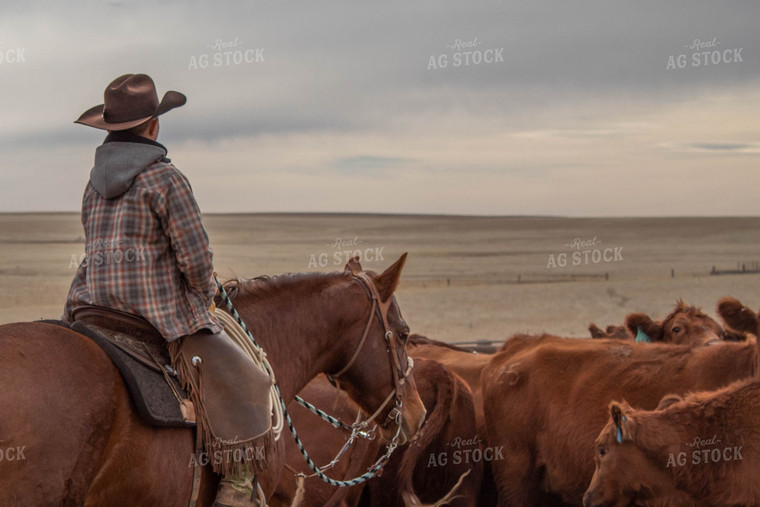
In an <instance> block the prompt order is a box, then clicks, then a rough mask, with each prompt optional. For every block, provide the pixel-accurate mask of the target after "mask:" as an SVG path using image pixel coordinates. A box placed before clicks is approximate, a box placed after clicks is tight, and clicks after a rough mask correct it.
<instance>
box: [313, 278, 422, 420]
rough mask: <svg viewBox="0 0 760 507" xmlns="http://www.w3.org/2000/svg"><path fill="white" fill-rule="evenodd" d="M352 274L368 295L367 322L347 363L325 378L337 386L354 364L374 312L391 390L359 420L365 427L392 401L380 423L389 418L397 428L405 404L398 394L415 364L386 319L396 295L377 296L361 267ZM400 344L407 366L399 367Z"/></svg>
mask: <svg viewBox="0 0 760 507" xmlns="http://www.w3.org/2000/svg"><path fill="white" fill-rule="evenodd" d="M351 277H352V278H353V279H354V280H356V281H357V282H358V283H359V285H360V286H361V287H362V289H364V292H365V293H366V294H367V297H368V298H369V300H370V302H371V303H372V308H371V309H370V312H369V318H368V319H367V324H366V326H365V327H364V334H362V338H361V340H359V344H358V345H357V347H356V350H355V351H354V354H353V355H352V356H351V359H349V360H348V363H346V365H345V366H344V367H343V368H341V369H340V371H338V372H337V373H334V374H328V375H327V379H328V380H329V381H330V383H332V384H333V385H334V386H336V387H338V385H337V384H338V380H337V379H338V377H340V376H341V375H343V374H344V373H346V372H347V371H348V370H349V369H350V368H351V367H352V366H353V364H354V362H355V361H356V359H357V358H358V357H359V354H360V353H361V350H362V348H363V346H364V342H365V341H367V336H369V330H370V328H371V327H372V322H373V320H374V318H375V316H377V318H378V320H379V321H380V323H381V324H382V326H383V335H384V337H385V343H386V347H385V350H386V352H387V353H388V356H389V359H390V363H391V371H392V373H393V390H392V391H391V392H390V394H389V395H388V396H387V397H386V398H385V401H383V403H382V404H381V405H380V407H379V408H378V409H377V410H376V411H375V413H374V414H372V415H371V416H370V417H369V418H367V419H366V420H364V421H362V422H361V423H359V424H360V425H361V426H362V427H363V428H366V427H367V426H368V425H369V424H370V423H371V422H372V421H374V420H375V419H376V418H377V417H378V416H379V415H380V413H381V412H382V411H383V410H384V409H385V408H386V406H387V405H388V404H389V403H390V402H391V401H393V402H394V406H393V408H392V409H391V410H390V412H388V416H387V417H386V419H385V422H384V424H381V426H384V427H385V426H386V425H388V424H390V423H391V422H395V423H396V424H397V425H399V428H400V426H401V417H402V414H403V407H404V400H403V395H402V394H401V388H402V387H403V386H404V384H405V383H406V379H407V377H408V376H409V375H410V374H411V372H412V368H414V361H413V360H412V358H411V357H409V356H408V355H407V354H406V344H405V343H397V340H398V342H401V339H400V338H398V339H397V338H396V337H395V335H394V333H393V331H392V330H391V326H390V323H389V322H388V311H389V310H390V307H391V305H393V303H395V302H396V298H395V296H391V297H389V298H388V299H387V300H386V301H383V300H382V298H381V297H380V293H379V292H378V290H377V287H376V286H375V283H374V281H373V280H372V278H370V276H369V275H368V274H367V273H366V272H364V271H355V270H353V269H352V270H351ZM399 346H400V347H401V348H402V350H403V352H404V356H405V357H406V360H407V368H406V369H405V370H404V369H403V368H402V367H401V362H400V361H399V356H398V348H399Z"/></svg>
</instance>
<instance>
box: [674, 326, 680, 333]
mask: <svg viewBox="0 0 760 507" xmlns="http://www.w3.org/2000/svg"><path fill="white" fill-rule="evenodd" d="M673 332H674V333H680V332H681V328H680V327H678V326H676V327H674V328H673Z"/></svg>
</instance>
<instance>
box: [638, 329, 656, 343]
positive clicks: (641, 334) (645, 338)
mask: <svg viewBox="0 0 760 507" xmlns="http://www.w3.org/2000/svg"><path fill="white" fill-rule="evenodd" d="M636 329H638V332H637V333H636V343H640V342H647V343H651V342H652V340H650V339H649V336H648V335H647V334H646V333H645V332H644V331H642V330H641V326H638V327H637V328H636Z"/></svg>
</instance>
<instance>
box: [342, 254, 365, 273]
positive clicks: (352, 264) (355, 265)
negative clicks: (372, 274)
mask: <svg viewBox="0 0 760 507" xmlns="http://www.w3.org/2000/svg"><path fill="white" fill-rule="evenodd" d="M346 271H347V272H351V274H354V275H355V274H357V273H361V271H362V265H361V264H360V263H359V256H358V255H356V256H354V257H351V260H350V261H348V262H347V263H346Z"/></svg>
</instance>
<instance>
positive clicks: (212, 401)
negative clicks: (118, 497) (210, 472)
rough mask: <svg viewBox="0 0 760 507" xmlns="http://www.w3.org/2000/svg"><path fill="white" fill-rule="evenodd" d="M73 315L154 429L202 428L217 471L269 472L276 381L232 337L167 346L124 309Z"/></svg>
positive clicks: (86, 309) (199, 337) (80, 310)
mask: <svg viewBox="0 0 760 507" xmlns="http://www.w3.org/2000/svg"><path fill="white" fill-rule="evenodd" d="M72 317H73V320H74V322H73V323H72V324H71V326H70V328H71V329H72V330H73V331H76V332H78V333H80V334H83V335H85V336H87V337H89V338H90V339H92V340H93V341H94V342H95V343H96V344H98V345H99V346H100V347H101V348H102V349H103V350H104V351H105V352H106V354H108V356H109V358H111V360H112V361H113V363H114V364H115V365H116V367H117V368H118V369H119V371H120V372H121V374H122V377H123V378H124V381H125V383H126V384H127V387H128V389H129V392H130V394H131V396H132V398H133V400H134V401H135V405H136V406H137V410H138V412H139V413H140V415H141V416H142V417H143V418H144V420H145V421H146V422H147V423H148V424H151V425H154V426H164V427H166V426H174V427H188V426H197V428H198V429H197V431H198V432H199V435H202V439H203V443H204V444H205V448H206V451H207V452H208V453H209V454H210V456H208V459H207V460H206V461H207V462H208V463H210V464H211V465H212V468H213V469H214V471H215V472H217V473H222V474H223V475H227V474H229V473H238V472H240V471H241V470H242V468H241V467H242V465H243V463H249V464H250V465H251V466H252V467H253V469H254V470H256V471H260V470H263V469H266V468H267V467H268V461H269V456H270V455H271V451H272V448H273V446H274V438H273V435H272V432H271V427H272V420H271V414H272V400H271V397H270V388H271V385H272V383H271V380H270V378H269V376H268V374H266V373H265V372H263V371H261V369H260V368H259V367H257V366H256V365H255V364H254V363H253V361H251V360H250V358H249V357H248V356H247V355H246V354H245V353H244V352H243V351H242V349H241V348H240V347H239V346H238V345H236V344H235V343H234V342H233V341H232V340H231V339H230V338H229V337H228V336H227V335H226V334H225V333H221V334H212V333H210V332H209V333H208V334H205V333H196V334H194V335H190V336H187V337H184V338H181V339H179V340H175V341H173V342H169V343H167V342H166V340H164V338H163V337H162V336H161V334H160V332H159V331H158V330H157V329H155V328H154V327H153V326H152V325H151V324H150V323H149V322H148V321H147V320H145V319H143V318H142V317H139V316H136V315H132V314H129V313H126V312H122V311H119V310H114V309H111V308H104V307H99V306H92V305H86V306H80V307H77V308H76V309H74V310H73V311H72ZM172 364H173V365H174V367H176V369H177V370H176V371H175V370H174V369H173V367H172V366H171V365H172Z"/></svg>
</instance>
